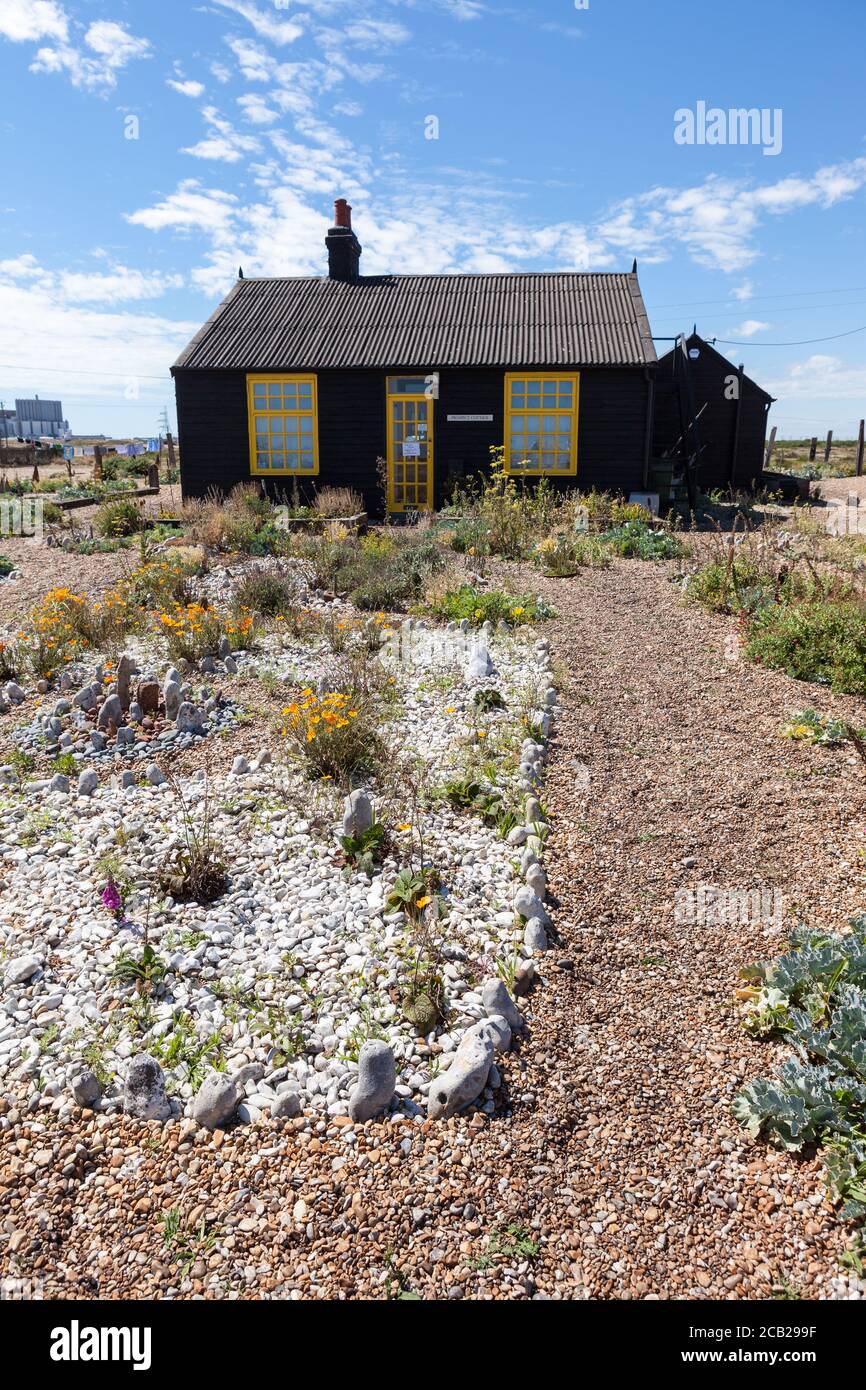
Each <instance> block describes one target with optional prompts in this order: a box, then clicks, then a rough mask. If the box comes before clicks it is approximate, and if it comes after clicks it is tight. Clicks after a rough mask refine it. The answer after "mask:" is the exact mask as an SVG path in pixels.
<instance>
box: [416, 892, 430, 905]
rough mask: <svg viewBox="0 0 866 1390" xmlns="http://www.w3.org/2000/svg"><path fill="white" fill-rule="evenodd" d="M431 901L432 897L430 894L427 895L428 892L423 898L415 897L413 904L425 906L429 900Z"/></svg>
mask: <svg viewBox="0 0 866 1390" xmlns="http://www.w3.org/2000/svg"><path fill="white" fill-rule="evenodd" d="M432 901H433V899H432V898H431V897H430V895H429V893H428V895H427V896H426V897H424V898H416V899H415V906H416V907H426V906H427V904H428V903H430V902H432Z"/></svg>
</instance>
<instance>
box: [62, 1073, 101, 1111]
mask: <svg viewBox="0 0 866 1390" xmlns="http://www.w3.org/2000/svg"><path fill="white" fill-rule="evenodd" d="M69 1089H70V1091H71V1092H72V1099H73V1100H74V1101H75V1104H76V1105H80V1106H81V1109H82V1110H93V1109H94V1108H95V1106H97V1105H98V1104H99V1101H100V1098H101V1096H102V1087H101V1086H100V1084H99V1081H98V1079H97V1078H96V1076H95V1075H94V1073H93V1072H92V1071H90V1070H89V1068H87V1067H85V1069H84V1071H80V1072H78V1073H76V1075H75V1076H73V1078H72V1080H71V1081H70V1083H69Z"/></svg>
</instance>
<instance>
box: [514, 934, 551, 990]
mask: <svg viewBox="0 0 866 1390" xmlns="http://www.w3.org/2000/svg"><path fill="white" fill-rule="evenodd" d="M541 930H542V931H544V928H543V927H542V928H541ZM534 983H535V962H534V961H531V960H522V961H521V962H520V964H519V965H518V967H517V969H516V970H515V972H514V993H515V995H516V996H517V998H518V999H522V998H523V996H524V995H525V994H528V993H529V991H530V990H531V989H532V986H533V984H534Z"/></svg>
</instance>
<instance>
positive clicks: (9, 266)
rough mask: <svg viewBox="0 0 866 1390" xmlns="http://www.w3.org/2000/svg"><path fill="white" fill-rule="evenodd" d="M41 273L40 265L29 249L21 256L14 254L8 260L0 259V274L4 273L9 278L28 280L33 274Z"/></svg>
mask: <svg viewBox="0 0 866 1390" xmlns="http://www.w3.org/2000/svg"><path fill="white" fill-rule="evenodd" d="M41 274H42V267H41V265H40V264H39V262H38V261H37V259H36V257H35V256H32V255H31V254H30V252H29V251H28V252H26V253H25V254H24V255H23V256H15V257H13V258H12V259H10V260H8V261H0V275H5V276H6V277H7V278H8V279H10V280H29V279H31V278H32V277H33V276H36V275H41Z"/></svg>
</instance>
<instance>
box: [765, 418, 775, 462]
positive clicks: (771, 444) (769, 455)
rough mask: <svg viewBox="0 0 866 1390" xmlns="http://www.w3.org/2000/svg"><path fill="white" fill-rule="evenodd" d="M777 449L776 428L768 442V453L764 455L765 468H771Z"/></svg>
mask: <svg viewBox="0 0 866 1390" xmlns="http://www.w3.org/2000/svg"><path fill="white" fill-rule="evenodd" d="M775 447H776V426H775V425H774V426H773V428H772V429H771V430H770V438H769V439H768V441H767V452H766V454H765V455H764V467H765V468H769V466H770V459H771V458H772V457H773V449H774V448H775Z"/></svg>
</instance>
